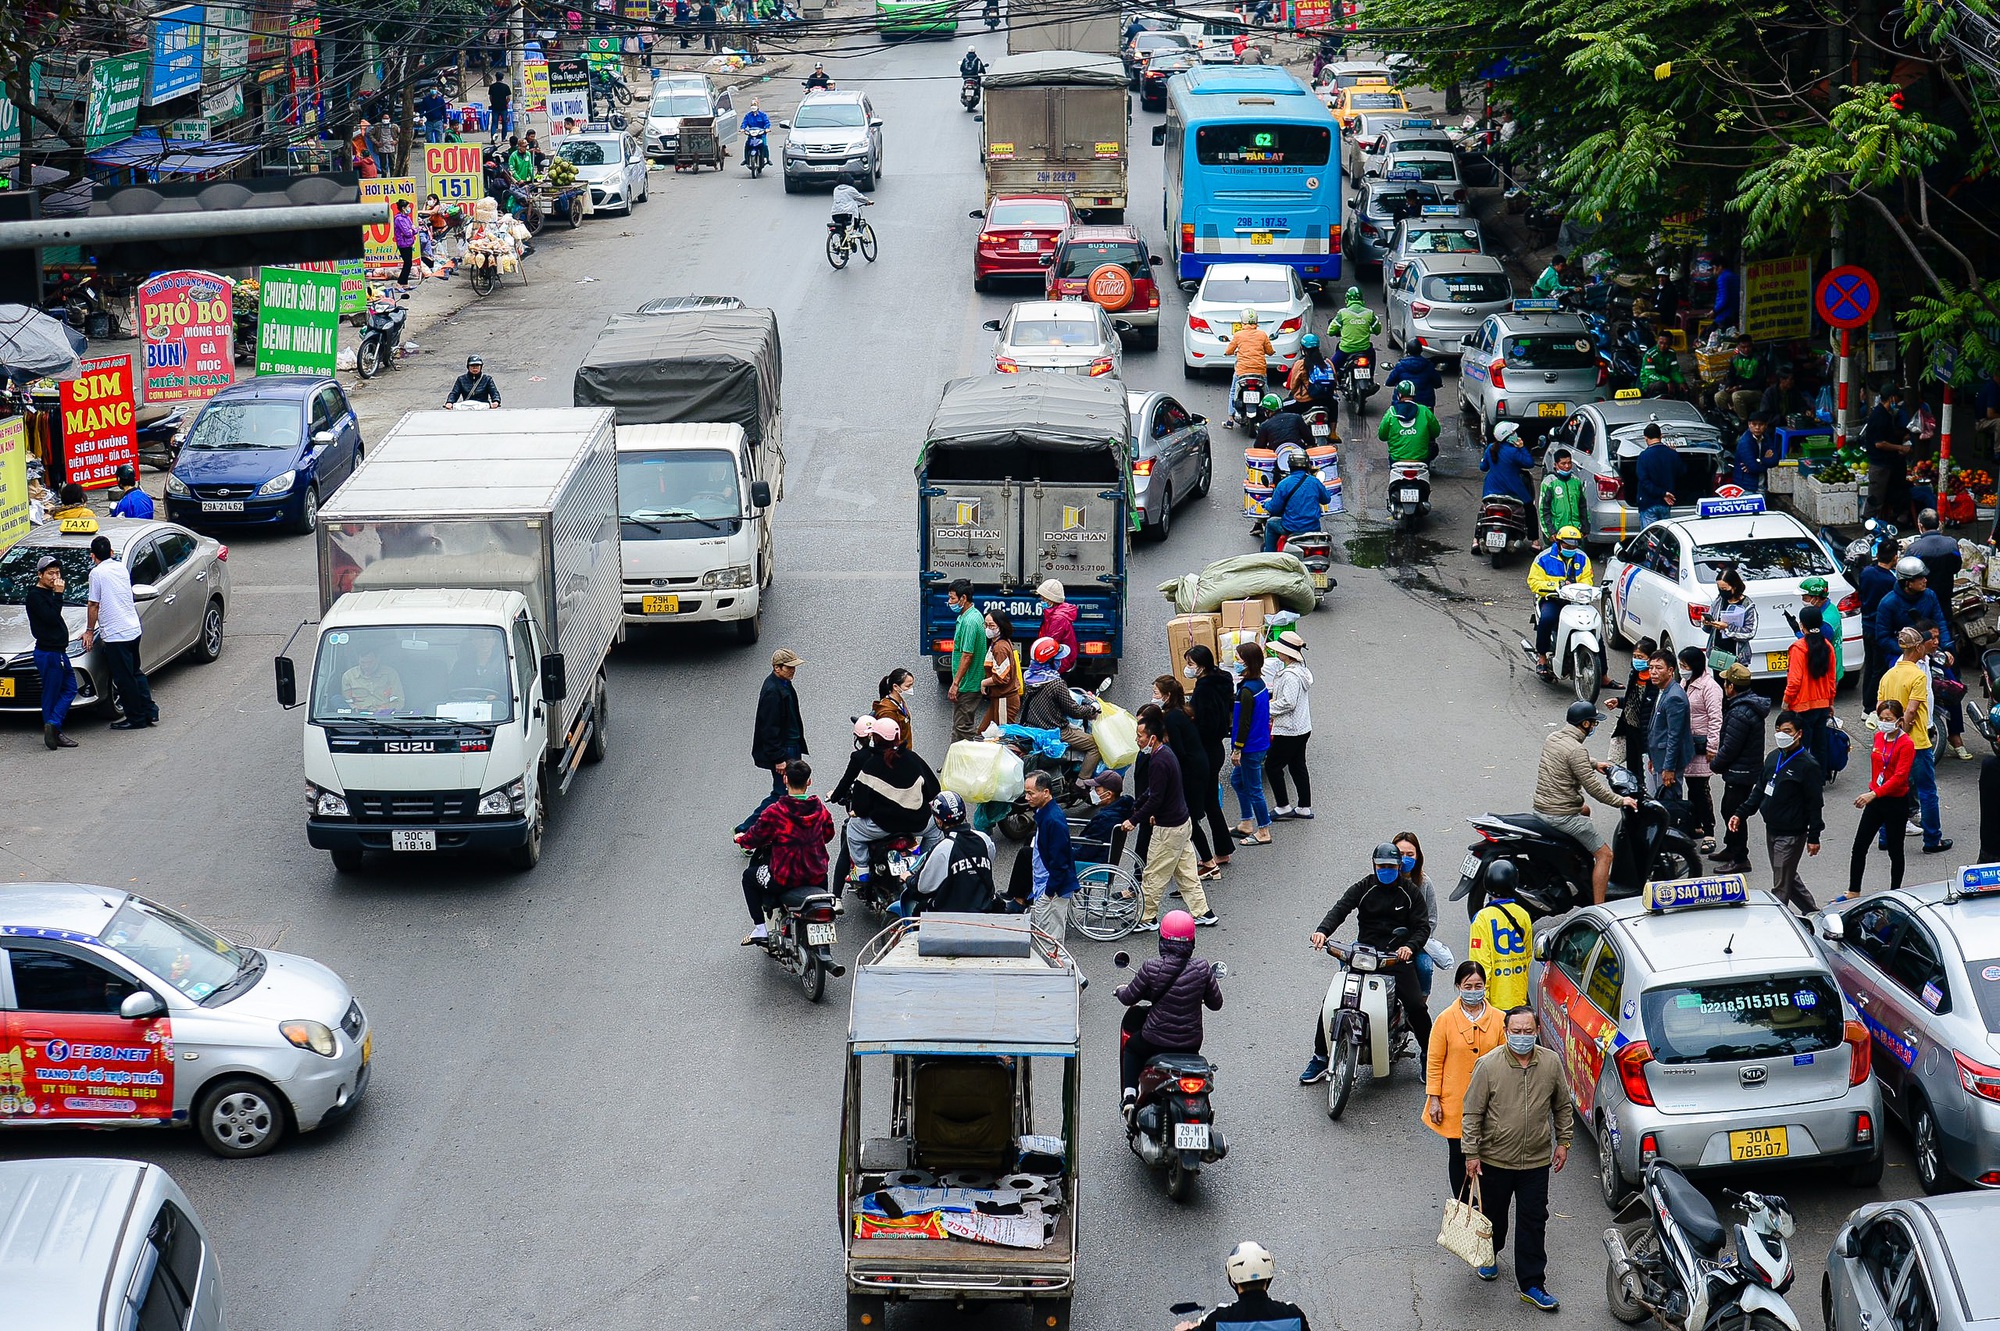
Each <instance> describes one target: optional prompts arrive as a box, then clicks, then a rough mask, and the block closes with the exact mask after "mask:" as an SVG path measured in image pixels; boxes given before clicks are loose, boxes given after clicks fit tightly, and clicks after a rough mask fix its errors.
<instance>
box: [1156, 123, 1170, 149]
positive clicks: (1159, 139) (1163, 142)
mask: <svg viewBox="0 0 2000 1331" xmlns="http://www.w3.org/2000/svg"><path fill="white" fill-rule="evenodd" d="M1153 146H1154V147H1155V148H1164V147H1166V146H1167V127H1166V126H1165V125H1155V126H1153Z"/></svg>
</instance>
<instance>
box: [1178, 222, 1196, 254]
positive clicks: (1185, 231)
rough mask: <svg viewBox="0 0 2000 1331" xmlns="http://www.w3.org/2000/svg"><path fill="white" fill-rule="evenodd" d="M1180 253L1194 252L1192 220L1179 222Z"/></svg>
mask: <svg viewBox="0 0 2000 1331" xmlns="http://www.w3.org/2000/svg"><path fill="white" fill-rule="evenodd" d="M1181 253H1182V254H1193V253H1194V223H1193V222H1182V223H1181Z"/></svg>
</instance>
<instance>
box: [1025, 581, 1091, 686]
mask: <svg viewBox="0 0 2000 1331" xmlns="http://www.w3.org/2000/svg"><path fill="white" fill-rule="evenodd" d="M1035 595H1037V596H1039V597H1041V598H1042V622H1041V626H1040V628H1038V629H1037V630H1036V632H1035V636H1036V637H1038V638H1053V639H1055V643H1056V646H1058V647H1067V648H1069V655H1067V656H1062V657H1059V661H1060V664H1058V665H1057V667H1056V669H1057V670H1058V671H1060V672H1061V673H1062V674H1063V675H1068V674H1069V673H1070V672H1071V671H1073V670H1075V669H1076V666H1077V663H1078V662H1079V661H1081V660H1082V659H1083V648H1082V647H1081V646H1080V645H1078V643H1077V640H1076V616H1077V609H1076V607H1075V606H1073V605H1071V604H1070V603H1069V600H1068V598H1067V595H1066V594H1065V593H1064V591H1063V585H1062V584H1061V583H1060V582H1057V581H1056V580H1055V579H1054V578H1049V579H1047V580H1046V581H1044V582H1043V583H1042V585H1041V586H1039V587H1037V588H1035Z"/></svg>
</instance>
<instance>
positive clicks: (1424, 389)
mask: <svg viewBox="0 0 2000 1331" xmlns="http://www.w3.org/2000/svg"><path fill="white" fill-rule="evenodd" d="M1405 379H1408V380H1409V381H1410V383H1411V385H1412V386H1414V387H1415V388H1416V390H1417V401H1419V402H1421V403H1423V404H1424V405H1425V406H1427V407H1429V408H1430V409H1431V410H1433V411H1435V410H1437V391H1438V389H1440V388H1443V387H1444V376H1443V375H1441V374H1439V373H1438V368H1437V366H1436V365H1434V364H1432V363H1431V358H1430V357H1429V356H1425V355H1423V354H1421V353H1416V352H1413V353H1411V354H1410V355H1408V356H1405V357H1403V359H1401V360H1399V361H1397V362H1396V364H1395V368H1393V369H1391V370H1390V371H1389V383H1390V385H1391V386H1392V387H1393V386H1394V385H1396V384H1400V383H1402V382H1403V381H1404V380H1405Z"/></svg>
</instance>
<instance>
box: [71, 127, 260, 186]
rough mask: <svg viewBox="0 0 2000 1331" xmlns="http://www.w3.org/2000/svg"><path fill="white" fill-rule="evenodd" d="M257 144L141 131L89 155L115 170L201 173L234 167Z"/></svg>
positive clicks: (182, 174)
mask: <svg viewBox="0 0 2000 1331" xmlns="http://www.w3.org/2000/svg"><path fill="white" fill-rule="evenodd" d="M257 148H258V145H256V144H254V143H228V142H222V141H205V140H202V139H169V138H165V137H163V136H162V135H161V134H160V133H159V131H157V130H142V131H140V132H139V133H137V134H134V135H133V136H132V137H131V138H129V139H120V140H119V141H118V142H116V143H113V144H109V145H107V146H105V147H102V148H99V149H98V150H97V151H95V152H93V153H91V154H90V155H89V161H90V164H91V165H92V166H100V167H105V168H107V169H110V170H114V171H152V172H156V173H158V174H160V175H163V176H199V175H205V174H207V173H208V172H210V171H220V170H222V169H223V168H225V167H231V166H234V165H236V164H237V163H238V162H240V161H242V160H243V159H244V158H246V157H251V156H254V155H255V154H256V152H257Z"/></svg>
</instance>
